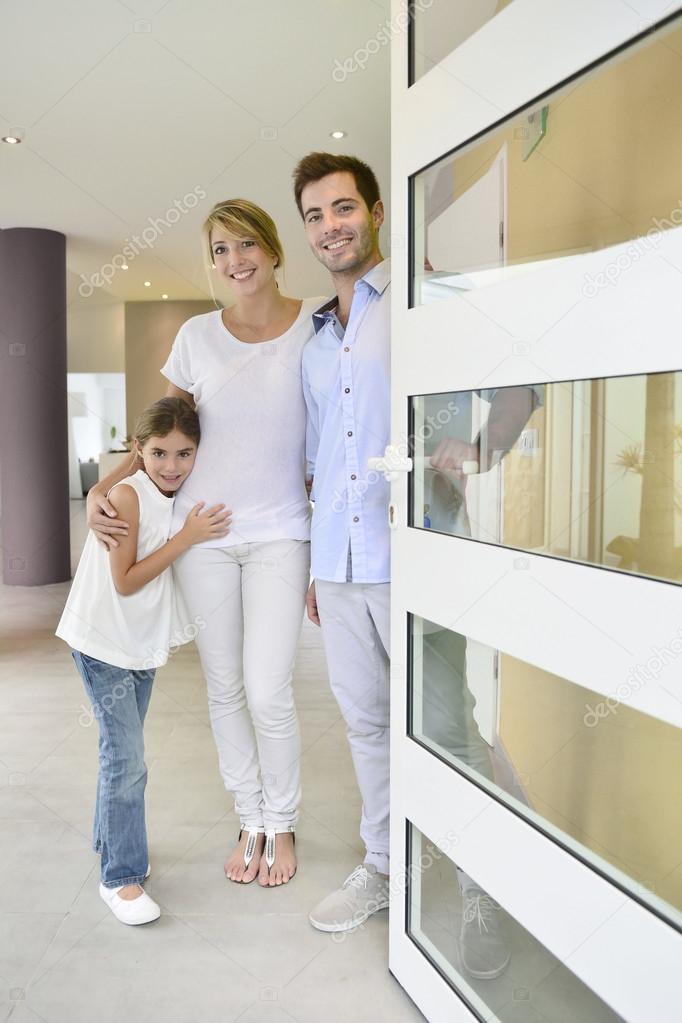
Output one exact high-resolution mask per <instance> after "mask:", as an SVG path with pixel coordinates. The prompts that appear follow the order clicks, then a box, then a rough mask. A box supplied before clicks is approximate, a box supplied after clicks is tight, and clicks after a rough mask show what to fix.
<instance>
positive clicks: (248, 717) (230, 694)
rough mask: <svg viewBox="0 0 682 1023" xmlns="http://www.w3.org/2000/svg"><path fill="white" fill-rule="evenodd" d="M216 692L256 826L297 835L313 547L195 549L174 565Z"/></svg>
mask: <svg viewBox="0 0 682 1023" xmlns="http://www.w3.org/2000/svg"><path fill="white" fill-rule="evenodd" d="M173 572H174V575H175V580H176V583H177V585H178V586H179V587H180V590H181V593H182V596H183V598H184V600H185V603H186V605H187V609H188V611H189V614H190V617H191V618H192V619H195V620H196V619H197V618H198V617H200V618H201V620H202V622H204V623H205V626H204V625H202V627H201V629H200V630H199V633H198V634H197V637H196V643H197V647H198V649H199V656H200V657H201V665H202V668H203V672H204V677H205V679H206V686H207V689H208V708H209V713H210V717H211V726H212V728H213V735H214V738H215V743H216V747H217V749H218V761H219V764H220V773H221V775H222V777H223V781H224V782H225V788H226V789H228V791H230V792H232V794H233V795H234V800H235V812H236V813H237V814H238V816H239V819H240V822H241V826H242V828H244V829H248V830H255V829H259V830H263V829H265V830H266V831H270V830H273V831H288V830H289V829H291V828H293V827H294V825H295V824H296V820H297V816H298V807H299V803H300V801H301V783H300V755H301V742H300V735H299V729H298V720H297V717H296V709H295V707H294V695H293V689H292V674H293V668H294V659H295V657H296V648H297V646H298V640H299V636H300V632H301V624H302V621H303V611H304V608H305V594H306V590H307V588H308V584H309V581H310V544H309V543H308V542H305V541H301V540H272V541H268V542H265V543H247V544H239V545H237V546H234V547H192V548H190V549H189V550H188V551H187V552H186V553H185V554H183V555H181V556H180V557H179V558H178V559H177V561H176V562H175V564H174V566H173Z"/></svg>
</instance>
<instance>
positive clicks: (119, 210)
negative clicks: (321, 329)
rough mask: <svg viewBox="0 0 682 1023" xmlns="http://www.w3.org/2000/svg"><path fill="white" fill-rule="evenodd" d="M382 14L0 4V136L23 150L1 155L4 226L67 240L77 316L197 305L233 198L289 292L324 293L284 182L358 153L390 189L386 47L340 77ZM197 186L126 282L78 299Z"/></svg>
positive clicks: (352, 2)
mask: <svg viewBox="0 0 682 1023" xmlns="http://www.w3.org/2000/svg"><path fill="white" fill-rule="evenodd" d="M389 16H390V15H389V0H193V2H191V3H190V2H189V0H165V2H164V0H139V2H137V3H136V2H134V0H131V2H129V3H128V2H125V3H124V2H123V0H88V2H87V3H83V2H82V0H32V2H31V3H26V2H25V0H0V38H1V39H2V61H1V62H0V135H5V134H9V133H12V132H15V131H17V130H18V131H20V132H21V133H22V134H23V136H24V141H23V143H22V144H21V145H18V146H10V145H7V144H0V225H1V226H2V227H3V228H7V227H46V228H52V229H54V230H57V231H62V232H64V234H65V235H66V236H67V238H68V248H67V263H68V268H69V271H70V273H69V299H70V301H72V302H73V303H74V304H76V305H79V304H81V303H82V302H83V301H85V302H88V303H92V304H95V303H100V302H103V301H104V302H109V301H121V300H125V301H140V300H150V299H154V300H158V299H159V298H160V297H161V295H162V293H167V294H168V295H169V298H170V299H191V298H204V297H206V295H207V293H208V287H207V280H206V273H205V270H204V266H203V263H202V251H201V243H200V230H201V224H202V221H203V219H204V217H205V215H206V212H207V211H208V209H209V208H210V207H211V206H212V205H213V203H215V202H217V201H218V200H221V199H227V198H229V197H234V196H244V197H246V198H249V199H252V200H254V201H255V202H257V203H259V204H260V205H262V206H264V207H265V208H266V209H267V210H268V211H269V212H270V213H271V214H272V216H273V217H274V218H275V220H276V222H277V224H278V226H279V229H280V234H281V236H282V240H283V242H284V247H285V252H286V254H287V271H286V277H285V286H284V290H285V291H286V292H287V293H289V294H292V295H300V294H311V293H312V294H314V293H324V292H326V291H328V280H327V278H326V275H325V272H324V270H323V269H322V268H321V267H320V266H319V265H318V264H317V263H316V262H315V260H314V258H313V257H312V255H311V254H310V252H309V250H308V248H307V245H306V242H305V238H304V235H303V231H302V227H301V222H300V219H299V217H298V212H297V210H296V208H295V205H294V201H293V196H292V190H291V172H292V170H293V167H294V165H295V163H296V161H297V159H298V158H299V157H300V156H302V155H303V154H305V153H306V152H308V151H310V150H313V149H326V150H332V151H338V152H349V153H355V154H357V155H358V156H361V157H362V158H363V159H364V160H366V161H367V162H368V163H370V164H371V166H372V167H373V168H374V170H375V171H376V173H377V176H378V178H379V181H380V183H381V185H382V187H383V190H384V192H387V191H388V187H389V52H388V50H389V47H388V46H386V45H378V52H376V53H374V54H373V55H371V56H370V57H369V59H368V61H367V65H366V67H365V69H364V70H362V69H358V70H356V71H354V72H353V73H351V74H349V75H348V76H347V77H346V78H345V80H344V81H342V82H339V81H335V80H334V77H333V72H334V70H335V68H338V67H339V64H337V63H336V61H338V62H339V63H340V64H341V65H343V63H344V61H346V60H347V59H348V58H352V57H353V54H355V52H356V51H357V50H358V49H360V50H364V48H365V47H366V46H367V43H368V41H370V40H374V39H375V38H376V37H377V33H379V32H380V30H381V28H382V27H384V26H386V24H387V22H388V19H389ZM370 49H372V50H376V49H377V45H376V44H375V43H372V44H371V46H370ZM347 66H348V65H347ZM336 77H337V78H339V77H341V72H340V71H338V70H337V74H336ZM336 128H342V129H343V130H345V131H347V132H348V137H347V138H346V139H344V140H343V141H341V142H335V141H334V140H333V139H331V138H330V137H329V133H330V131H332V130H333V129H336ZM195 189H199V190H202V191H203V192H205V193H206V198H202V199H201V200H200V201H199V203H198V205H197V206H196V207H195V208H194V209H193V210H190V211H188V212H182V213H181V215H180V216H179V219H177V223H174V224H172V225H171V226H164V225H163V224H159V225H158V230H154V231H151V232H148V237H151V235H152V234H154V235H156V237H155V239H154V240H153V247H152V248H151V249H144V250H142V251H141V252H140V254H139V255H137V256H136V257H135V258H133V259H130V258H129V259H128V265H129V269H128V270H127V271H122V270H118V271H117V272H116V273H115V276H114V278H113V280H112V281H111V283H110V284H109V285H108V286H107V287H105V288H101V289H99V290H98V291H97V292H96V293H95V294H94V295H93V296H92V297H91V298H90V299H83V298H82V297H81V296H79V295H78V290H77V285H78V284H79V283H80V280H81V279H80V277H79V275H80V274H84V275H85V276H86V277H87V278H90V277H91V275H92V274H94V273H96V272H97V271H98V270H99V269H100V267H101V266H103V265H104V264H106V263H109V262H110V261H111V259H112V257H113V256H114V255H115V254H116V253H120V252H121V251H122V249H123V246H124V245H125V243H126V239H130V238H132V237H133V236H134V235H137V236H141V234H142V232H143V230H144V229H145V228H149V227H150V223H149V219H148V218H152V219H153V218H159V217H163V218H166V215H167V213H168V211H169V210H170V209H172V208H173V204H174V202H175V201H176V200H178V201H180V202H181V203H183V198H184V197H185V196H186V195H188V194H189V193H191V192H193V191H194V190H195ZM190 201H191V200H190ZM176 217H177V215H176V214H175V213H173V214H172V215H171V217H170V218H167V219H169V220H174V219H176ZM384 232H385V239H384V242H385V244H384V247H385V249H388V229H387V228H384ZM145 280H149V281H151V282H152V286H151V287H150V288H145V287H144V284H143V282H144V281H145ZM36 285H37V286H38V287H39V286H40V282H39V281H37V282H36Z"/></svg>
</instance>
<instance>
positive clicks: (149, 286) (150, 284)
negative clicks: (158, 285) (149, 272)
mask: <svg viewBox="0 0 682 1023" xmlns="http://www.w3.org/2000/svg"><path fill="white" fill-rule="evenodd" d="M144 286H145V288H151V286H152V282H151V281H145V282H144Z"/></svg>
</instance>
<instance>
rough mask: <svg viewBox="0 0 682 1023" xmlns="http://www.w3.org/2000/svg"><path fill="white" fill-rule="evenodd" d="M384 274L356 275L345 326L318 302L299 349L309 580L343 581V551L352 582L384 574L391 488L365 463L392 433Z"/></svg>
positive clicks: (378, 269) (380, 270)
mask: <svg viewBox="0 0 682 1023" xmlns="http://www.w3.org/2000/svg"><path fill="white" fill-rule="evenodd" d="M390 277H391V268H390V260H388V259H385V260H383V262H381V263H378V264H377V265H376V266H374V267H372V269H371V270H369V271H368V273H366V274H365V276H364V277H362V278H361V279H360V280H358V281H356V283H355V294H354V295H353V302H352V304H351V309H350V316H349V318H348V323H347V325H346V328H345V330H344V328H343V327H342V325H341V323H340V322H339V320H338V318H337V315H336V309H337V299H336V298H333V299H332V300H331V301H329V302H327V303H326V305H324V306H322V307H321V309H319V310H318V311H317V312H316V313H314V314H313V324H314V327H315V335H314V337H313V338H312V339H311V340H310V341H309V342H308V344H307V345H306V346H305V348H304V349H303V393H304V395H305V401H306V405H307V409H308V425H307V436H306V460H307V466H308V473H307V474H308V476H309V477H310V476H312V477H313V478H314V484H313V491H312V495H311V496H312V500H313V501H314V512H313V521H312V537H311V539H312V544H311V546H312V575H313V578H314V579H324V580H327V581H329V582H345V581H347V579H348V564H349V551H350V563H351V564H352V581H353V582H354V583H386V582H388V581H389V579H390V540H389V529H388V503H389V500H390V486H389V484H388V483H387V482H386V481H385V480H384V477H383V475H381V474H380V473H376V472H374V471H370V470H369V469H368V467H367V461H368V459H369V458H372V457H373V456H381V455H383V454H384V450H385V448H386V446H387V445H388V443H389V436H390V418H391V416H390V409H391V385H390V290H391V289H390Z"/></svg>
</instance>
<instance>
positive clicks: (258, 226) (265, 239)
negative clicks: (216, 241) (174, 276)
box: [203, 199, 284, 269]
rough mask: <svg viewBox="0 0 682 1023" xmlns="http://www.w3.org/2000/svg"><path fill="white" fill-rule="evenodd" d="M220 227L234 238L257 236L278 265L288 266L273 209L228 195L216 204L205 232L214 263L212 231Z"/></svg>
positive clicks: (204, 229)
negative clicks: (285, 262)
mask: <svg viewBox="0 0 682 1023" xmlns="http://www.w3.org/2000/svg"><path fill="white" fill-rule="evenodd" d="M216 227H220V228H222V229H223V230H224V231H226V232H227V233H228V234H229V235H232V237H233V238H255V240H256V241H257V242H258V244H259V245H260V247H261V249H263V251H264V252H267V254H268V255H269V256H273V257H274V258H275V259H276V262H275V269H277V268H278V267H282V266H284V250H283V249H282V243H281V241H280V240H279V235H278V233H277V228H276V227H275V222H274V220H273V219H272V217H271V216H270V214H269V213H266V212H265V210H263V209H261V208H260V206H256V204H255V203H253V202H249V200H248V199H226V200H225V201H224V202H218V203H216V204H215V206H214V207H213V209H212V210H211V212H210V213H209V215H208V217H207V218H206V220H205V222H204V228H203V234H204V240H205V242H206V247H207V249H208V256H209V260H210V264H211V265H213V263H214V262H215V260H214V258H213V249H212V248H211V231H213V229H214V228H216Z"/></svg>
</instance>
